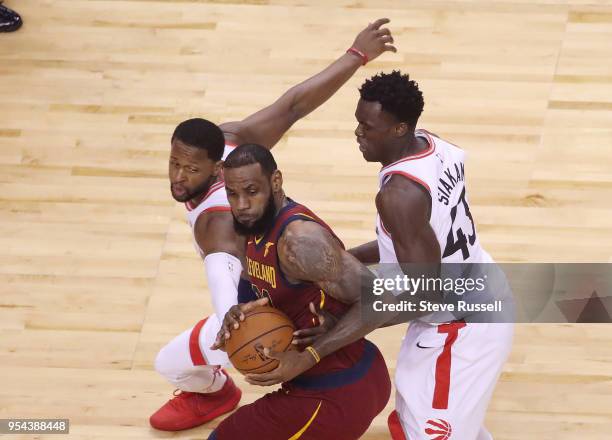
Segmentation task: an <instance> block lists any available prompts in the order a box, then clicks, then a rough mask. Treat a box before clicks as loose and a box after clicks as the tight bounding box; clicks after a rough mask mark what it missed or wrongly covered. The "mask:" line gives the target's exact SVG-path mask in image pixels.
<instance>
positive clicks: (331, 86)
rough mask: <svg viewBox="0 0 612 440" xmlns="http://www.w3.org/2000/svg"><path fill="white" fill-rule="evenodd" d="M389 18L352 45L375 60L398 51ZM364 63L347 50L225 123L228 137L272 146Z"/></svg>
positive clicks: (374, 25)
mask: <svg viewBox="0 0 612 440" xmlns="http://www.w3.org/2000/svg"><path fill="white" fill-rule="evenodd" d="M388 22H389V20H388V19H386V18H381V19H379V20H376V21H375V22H374V23H370V24H369V25H368V26H367V27H366V28H365V29H364V30H362V31H361V32H360V33H359V35H357V37H356V38H355V41H354V42H353V45H352V46H351V47H353V48H355V49H357V50H358V51H360V52H361V53H363V54H365V55H366V56H367V57H368V59H369V60H373V59H375V58H376V57H378V56H379V55H380V54H382V53H383V52H386V51H392V52H396V49H395V47H394V46H393V45H392V43H393V36H392V35H391V31H390V30H389V29H387V28H381V26H383V25H384V24H386V23H388ZM362 64H363V62H362V59H361V57H360V56H359V55H356V54H353V53H345V54H343V55H342V56H341V57H340V58H338V59H337V60H336V61H334V62H333V63H332V64H331V65H329V66H328V67H327V68H325V69H324V70H323V71H322V72H319V73H317V74H316V75H314V76H313V77H311V78H309V79H307V80H306V81H304V82H302V83H300V84H298V85H296V86H294V87H292V88H291V89H289V90H288V91H287V92H285V93H284V94H283V95H282V96H281V97H280V98H279V99H278V100H276V102H274V103H273V104H272V105H270V106H268V107H266V108H264V109H262V110H259V111H258V112H256V113H254V114H252V115H251V116H249V117H247V118H246V119H244V120H242V121H236V122H228V123H225V124H222V125H221V126H220V127H221V130H223V132H224V134H225V136H226V139H227V140H228V141H230V142H233V143H236V144H242V143H247V142H248V143H257V144H260V145H263V146H265V147H267V148H272V147H273V146H274V145H275V144H276V143H277V142H278V141H279V140H280V138H281V137H282V136H283V135H284V134H285V132H287V130H289V128H291V126H292V125H293V124H294V123H295V122H296V121H297V120H299V119H301V118H303V117H304V116H306V115H308V114H309V113H310V112H312V111H313V110H314V109H316V108H317V107H319V106H320V105H321V104H323V103H324V102H325V101H327V100H328V99H329V98H330V97H331V96H332V95H333V94H334V93H336V91H337V90H338V89H339V88H340V87H342V85H343V84H344V83H346V82H347V81H348V79H349V78H350V77H351V76H353V74H354V73H355V72H356V71H357V69H358V68H359V66H361V65H362Z"/></svg>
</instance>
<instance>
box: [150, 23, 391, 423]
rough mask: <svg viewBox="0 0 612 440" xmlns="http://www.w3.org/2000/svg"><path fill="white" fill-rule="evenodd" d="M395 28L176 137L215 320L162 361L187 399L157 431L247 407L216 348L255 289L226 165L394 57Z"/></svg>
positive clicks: (177, 175)
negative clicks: (263, 99) (264, 98)
mask: <svg viewBox="0 0 612 440" xmlns="http://www.w3.org/2000/svg"><path fill="white" fill-rule="evenodd" d="M388 22H389V20H387V19H379V20H377V21H375V22H374V23H370V24H369V25H368V26H367V27H366V28H365V29H364V30H363V31H361V32H360V33H359V35H357V37H356V39H355V41H354V43H353V45H352V46H351V47H350V48H349V49H348V51H347V53H345V54H343V55H342V56H341V57H340V58H338V59H337V60H336V61H334V62H333V63H332V64H331V65H330V66H328V67H327V68H326V69H324V70H323V71H322V72H320V73H318V74H317V75H315V76H313V77H312V78H310V79H308V80H306V81H304V82H303V83H301V84H298V85H297V86H295V87H293V88H291V89H289V90H288V91H287V92H286V93H285V94H283V95H282V96H281V97H280V98H279V99H278V100H277V101H276V102H275V103H273V104H272V105H270V106H269V107H266V108H264V109H263V110H260V111H259V112H257V113H255V114H253V115H251V116H249V117H247V118H246V119H244V120H242V121H239V122H228V123H224V124H221V125H220V126H216V125H215V124H213V123H212V122H209V121H206V120H204V119H190V120H187V121H184V122H182V123H181V124H179V125H178V126H177V128H176V130H175V131H174V133H173V135H172V141H171V146H172V148H171V152H170V164H169V177H170V183H171V191H172V196H173V197H174V199H175V200H177V201H179V202H184V203H185V205H186V208H187V211H188V212H187V219H188V221H189V224H190V225H191V227H192V229H193V238H194V242H195V247H196V249H197V251H198V253H199V254H200V256H201V257H202V259H203V260H204V266H205V268H206V273H207V277H208V287H209V290H210V293H211V300H212V305H213V308H214V311H215V313H214V314H213V315H211V316H209V317H208V318H205V319H203V320H202V321H200V322H198V323H197V324H196V325H195V326H194V327H192V328H190V329H188V330H186V331H185V332H183V333H182V334H180V335H179V336H177V337H176V338H175V339H173V340H172V341H170V343H168V344H167V345H166V346H165V347H163V348H162V349H161V350H160V352H159V354H158V355H157V358H156V360H155V368H156V370H157V371H158V372H159V373H160V374H162V375H163V376H164V377H165V378H166V379H167V380H168V381H169V382H170V383H172V384H173V385H174V386H175V387H176V388H178V390H180V391H179V393H178V394H176V393H175V397H174V398H173V399H171V400H170V401H168V402H167V403H166V404H164V405H163V406H162V407H161V408H160V409H159V410H157V411H156V412H155V413H154V414H153V415H152V416H151V418H150V423H151V425H152V426H153V427H154V428H157V429H160V430H166V431H178V430H183V429H188V428H192V427H195V426H198V425H201V424H203V423H206V422H208V421H210V420H212V419H213V418H215V417H218V416H220V415H222V414H224V413H227V412H229V411H231V410H233V409H234V408H235V407H236V406H237V405H238V402H239V401H240V397H241V392H240V390H239V389H238V388H237V387H236V386H235V385H234V382H233V381H232V380H231V378H230V377H229V376H228V375H227V374H226V373H225V372H224V371H223V370H222V369H221V366H223V365H226V364H227V363H228V359H227V356H226V355H225V353H223V352H222V351H218V350H211V349H210V348H209V347H210V346H212V345H213V343H214V341H215V338H216V336H217V332H218V331H219V328H220V321H219V319H218V318H217V317H218V316H220V317H223V316H225V313H226V312H227V310H228V309H229V308H230V307H231V306H232V305H234V304H236V303H237V301H238V299H239V297H240V299H241V302H245V301H248V300H250V299H253V298H254V295H253V292H252V291H251V286H250V283H247V282H246V281H245V280H242V281H241V278H240V275H241V272H242V267H243V266H242V262H241V259H242V256H243V252H244V248H245V244H244V242H243V238H241V237H238V236H237V235H236V233H235V232H234V223H233V217H232V215H231V212H230V206H229V203H228V201H227V196H226V193H225V188H224V185H223V180H222V175H221V164H222V159H224V158H225V157H226V156H227V154H229V152H230V151H231V150H232V149H233V148H234V147H235V146H237V145H239V144H243V143H257V144H260V145H263V146H265V147H267V148H272V147H273V146H274V144H276V143H277V142H278V141H279V140H280V138H281V137H282V136H283V134H284V133H285V132H286V131H287V130H288V129H289V128H290V127H291V126H292V125H293V124H294V123H295V122H296V121H297V120H299V119H300V118H303V117H304V116H306V115H307V114H309V113H310V112H311V111H313V110H314V109H316V108H317V107H319V106H320V105H321V104H323V103H324V102H325V101H327V100H328V99H329V98H330V97H331V96H332V95H333V94H334V93H335V92H336V91H337V90H338V89H339V88H340V87H341V86H342V85H343V84H344V83H345V82H346V81H347V80H348V79H349V78H350V77H351V76H352V75H353V74H354V73H355V72H356V71H357V69H358V68H359V67H360V66H361V65H363V64H365V63H366V62H368V61H369V60H373V59H375V58H376V57H378V56H379V55H380V54H382V53H383V52H385V51H393V52H395V51H396V49H395V47H394V46H393V45H392V43H393V37H392V36H391V33H390V31H389V29H387V28H382V26H383V25H384V24H386V23H388Z"/></svg>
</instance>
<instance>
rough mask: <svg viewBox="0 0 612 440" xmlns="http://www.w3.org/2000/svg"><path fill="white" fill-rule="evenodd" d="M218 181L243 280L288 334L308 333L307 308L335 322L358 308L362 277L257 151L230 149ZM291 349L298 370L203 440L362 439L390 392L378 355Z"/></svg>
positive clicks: (222, 334)
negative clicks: (243, 265) (236, 238)
mask: <svg viewBox="0 0 612 440" xmlns="http://www.w3.org/2000/svg"><path fill="white" fill-rule="evenodd" d="M224 175H225V185H226V191H227V196H228V200H229V202H230V205H231V208H232V214H233V216H234V223H235V228H236V231H237V232H239V233H240V234H242V235H244V236H246V237H247V247H246V262H247V268H248V274H249V279H250V281H251V283H252V284H253V288H254V290H255V291H256V292H257V295H258V296H259V297H260V298H262V299H264V301H265V300H267V301H269V303H270V304H271V305H272V306H273V307H276V308H278V309H279V310H281V311H283V312H284V313H285V314H287V316H289V318H290V319H291V320H292V321H293V323H294V324H295V326H296V327H297V328H309V327H312V326H313V314H312V312H311V310H310V309H309V304H312V303H314V304H317V308H319V309H321V308H323V309H325V310H327V312H328V313H330V314H332V315H335V316H337V317H340V316H342V315H343V314H344V313H345V312H346V310H348V309H349V308H350V305H351V304H353V303H355V302H356V301H358V299H359V295H360V286H361V281H362V279H361V278H362V277H366V278H367V277H370V278H373V276H372V274H371V273H370V271H369V270H368V269H367V268H366V267H365V266H363V265H362V264H361V263H359V261H358V260H357V259H356V258H355V257H353V256H352V255H351V254H349V253H348V252H346V251H345V250H344V246H343V244H342V242H341V241H340V239H338V237H337V236H336V235H335V234H334V232H333V231H332V230H331V229H330V227H329V226H327V225H326V224H325V223H324V222H323V221H322V220H321V219H320V218H319V217H317V216H316V215H315V214H314V213H313V212H312V211H310V210H309V209H308V208H306V207H305V206H303V205H300V204H299V203H296V202H295V201H293V200H291V199H289V198H288V197H286V196H285V193H284V192H283V187H282V185H283V179H282V175H281V172H280V171H279V170H278V169H277V166H276V162H275V161H274V158H273V157H272V154H271V153H270V152H269V151H268V150H267V149H266V148H264V147H262V146H260V145H256V144H245V145H241V146H239V147H238V148H236V149H235V150H234V151H232V152H231V153H230V154H229V156H228V157H227V159H226V160H225V163H224ZM261 303H262V301H256V302H254V303H250V304H249V305H248V306H245V308H243V309H242V311H244V310H246V308H248V307H250V306H251V305H253V304H261ZM235 309H236V307H234V308H233V311H232V312H228V313H227V314H226V318H227V319H225V320H224V324H223V327H222V329H221V330H220V331H219V335H218V338H217V341H216V343H215V347H216V348H222V347H223V345H224V343H225V340H226V339H227V338H231V331H232V330H233V329H234V328H235V327H234V324H236V326H238V325H239V324H238V323H239V321H235V320H234V318H233V317H232V314H233V313H234V312H235ZM238 319H240V318H238ZM297 348H298V349H297V350H295V351H292V352H293V356H294V357H295V358H300V361H299V363H300V364H303V363H307V364H308V365H309V368H308V370H307V371H305V372H303V373H302V374H300V375H299V376H298V377H296V378H294V379H293V380H291V381H290V382H287V383H283V385H282V388H281V389H279V390H277V391H275V392H273V393H270V394H266V395H265V396H264V397H262V398H260V399H258V400H257V401H255V402H253V403H251V404H249V405H245V406H242V407H240V408H239V409H238V410H237V411H236V412H235V413H233V414H232V415H230V416H229V417H228V418H226V419H225V420H223V421H222V422H221V423H220V424H219V426H218V427H217V429H216V430H215V431H214V432H213V433H212V434H211V436H210V437H209V440H234V439H242V438H248V439H251V440H287V439H297V438H300V439H302V440H308V439H311V440H314V439H316V440H338V439H342V440H351V439H358V438H359V437H361V436H362V435H363V434H364V433H365V431H366V430H367V428H368V427H369V426H370V423H371V422H372V420H373V419H374V417H376V415H377V414H379V413H380V412H381V411H382V410H383V408H384V407H385V405H386V404H387V401H388V400H389V396H390V392H391V388H390V379H389V374H388V371H387V367H386V365H385V362H384V359H383V357H382V354H381V353H380V351H379V350H378V348H377V347H376V346H375V345H374V344H372V343H371V342H369V341H367V340H365V339H363V338H360V339H358V340H356V341H354V342H352V343H351V344H347V345H346V346H344V347H342V348H341V349H339V350H337V351H335V352H334V353H330V354H329V355H328V356H326V357H325V358H320V357H319V355H318V353H317V352H316V351H315V350H314V349H313V348H312V347H310V346H308V347H297ZM266 353H267V354H268V355H270V356H274V353H270V351H269V350H267V349H266Z"/></svg>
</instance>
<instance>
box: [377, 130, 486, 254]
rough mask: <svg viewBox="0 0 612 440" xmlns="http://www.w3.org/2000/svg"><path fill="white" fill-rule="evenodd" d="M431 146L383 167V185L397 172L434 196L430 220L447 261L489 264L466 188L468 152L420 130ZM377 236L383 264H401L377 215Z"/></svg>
mask: <svg viewBox="0 0 612 440" xmlns="http://www.w3.org/2000/svg"><path fill="white" fill-rule="evenodd" d="M415 135H416V136H417V137H421V138H423V139H425V140H426V141H427V143H428V144H429V148H427V150H425V151H422V152H421V153H419V154H416V155H413V156H408V157H404V158H402V159H400V160H398V161H397V162H394V163H392V164H389V165H387V166H385V167H383V168H382V169H381V170H380V173H379V175H378V181H379V188H381V189H382V187H383V186H384V185H385V183H387V181H388V180H389V179H390V178H391V177H392V176H394V175H397V174H399V175H401V176H403V177H405V178H407V179H410V180H412V181H413V182H416V183H417V184H419V185H421V186H422V187H423V188H424V189H425V190H426V191H427V192H428V193H429V194H430V195H431V217H430V219H429V223H430V225H431V227H432V229H433V230H434V232H435V234H436V238H437V239H438V243H439V244H440V250H441V253H442V262H443V263H463V262H465V263H488V262H492V261H493V260H492V259H491V257H490V256H489V254H487V253H486V252H485V250H484V249H482V247H481V246H480V243H479V241H478V236H477V235H476V227H475V225H474V220H473V218H472V214H471V213H470V208H469V204H468V199H467V194H466V190H465V169H464V160H465V153H464V151H463V150H461V149H460V148H458V147H457V146H455V145H453V144H451V143H449V142H446V141H444V140H442V139H440V138H437V137H435V136H433V135H432V134H431V133H429V132H427V131H425V130H417V131H416V132H415ZM376 235H377V238H378V249H379V252H380V262H381V263H398V260H397V256H396V255H395V249H394V247H393V241H392V237H391V235H390V234H389V232H388V231H387V229H385V226H384V224H383V223H382V221H381V219H380V215H377V217H376Z"/></svg>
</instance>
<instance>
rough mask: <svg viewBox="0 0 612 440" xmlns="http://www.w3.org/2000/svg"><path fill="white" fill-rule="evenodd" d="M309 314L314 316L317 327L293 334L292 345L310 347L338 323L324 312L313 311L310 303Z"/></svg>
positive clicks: (313, 307)
mask: <svg viewBox="0 0 612 440" xmlns="http://www.w3.org/2000/svg"><path fill="white" fill-rule="evenodd" d="M309 307H310V312H311V313H312V314H313V315H315V316H316V317H317V319H318V321H319V325H318V326H316V327H311V328H303V329H301V330H296V331H295V332H293V341H291V343H292V344H293V345H299V346H307V345H312V344H313V343H314V342H315V341H316V340H317V339H318V338H319V336H321V335H324V334H325V333H327V332H328V331H330V330H331V329H332V328H333V327H334V326H335V325H336V322H338V318H336V317H335V316H334V315H332V314H331V313H329V312H328V311H326V310H319V311H317V310H316V309H315V306H314V304H313V303H310V306H309Z"/></svg>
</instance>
